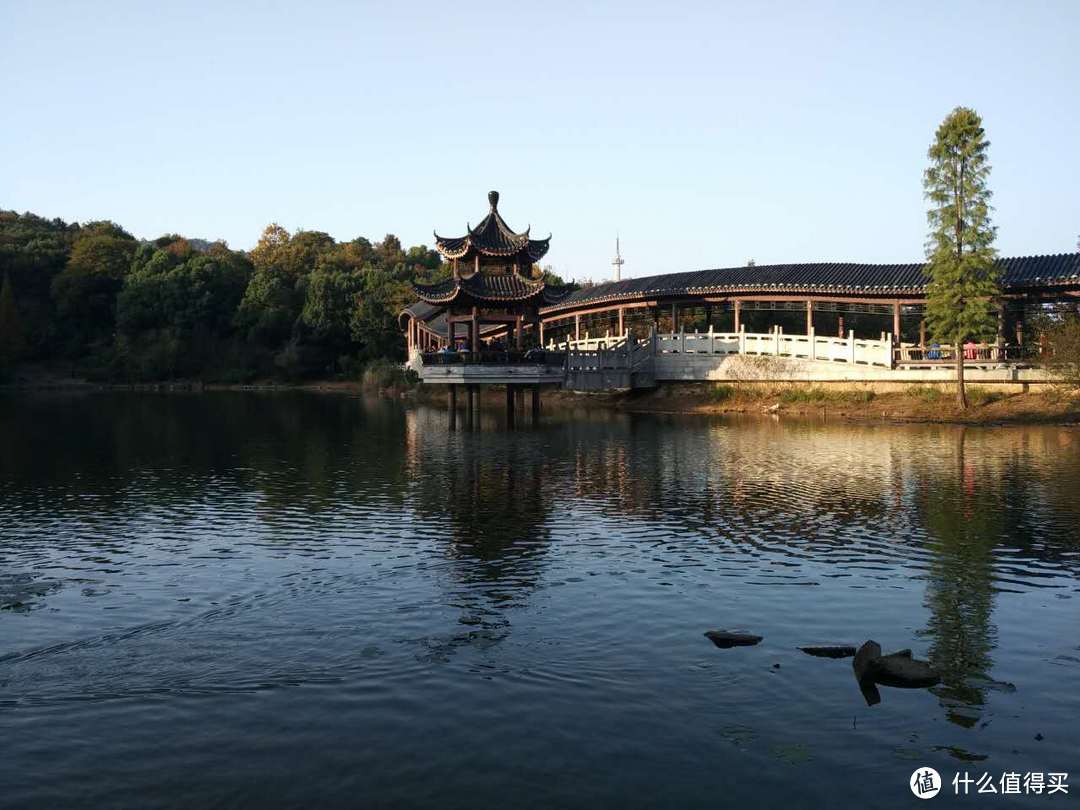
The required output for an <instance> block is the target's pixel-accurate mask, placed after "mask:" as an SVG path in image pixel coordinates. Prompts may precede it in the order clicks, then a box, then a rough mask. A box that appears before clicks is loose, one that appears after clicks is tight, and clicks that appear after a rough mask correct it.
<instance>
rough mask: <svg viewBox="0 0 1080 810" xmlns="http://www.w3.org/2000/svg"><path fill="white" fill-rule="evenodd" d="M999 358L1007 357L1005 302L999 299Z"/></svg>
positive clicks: (997, 342)
mask: <svg viewBox="0 0 1080 810" xmlns="http://www.w3.org/2000/svg"><path fill="white" fill-rule="evenodd" d="M996 344H997V359H998V360H1004V359H1005V302H1004V301H998V305H997V341H996Z"/></svg>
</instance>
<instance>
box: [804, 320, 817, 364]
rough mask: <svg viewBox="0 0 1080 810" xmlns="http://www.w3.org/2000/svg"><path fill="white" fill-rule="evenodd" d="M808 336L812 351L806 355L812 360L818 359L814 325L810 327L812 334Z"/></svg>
mask: <svg viewBox="0 0 1080 810" xmlns="http://www.w3.org/2000/svg"><path fill="white" fill-rule="evenodd" d="M807 337H809V338H810V351H809V352H808V353H807V355H806V356H807V357H809V358H810V359H811V360H817V334H816V333H815V332H814V327H812V326H811V327H810V334H809V335H807Z"/></svg>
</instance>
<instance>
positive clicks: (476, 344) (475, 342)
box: [469, 307, 480, 356]
mask: <svg viewBox="0 0 1080 810" xmlns="http://www.w3.org/2000/svg"><path fill="white" fill-rule="evenodd" d="M470 326H471V331H472V334H471V336H470V337H469V340H471V341H472V346H470V347H469V348H470V349H471V350H472V352H473V355H474V356H478V355H479V354H480V320H479V318H478V316H477V312H476V307H473V308H472V321H471V324H470Z"/></svg>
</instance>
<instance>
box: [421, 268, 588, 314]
mask: <svg viewBox="0 0 1080 810" xmlns="http://www.w3.org/2000/svg"><path fill="white" fill-rule="evenodd" d="M413 289H414V290H415V291H416V294H417V295H418V296H419V297H420V300H421V301H424V302H425V303H427V304H431V305H433V306H445V305H447V304H450V303H453V302H455V301H458V300H459V299H465V300H472V301H475V302H476V303H478V304H485V305H492V304H508V303H514V304H519V303H537V304H540V305H541V306H551V305H552V304H557V303H558V302H559V301H562V300H563V298H565V297H566V296H567V295H569V290H568V289H567V288H565V287H553V286H548V284H547V283H546V282H545V281H544V280H543V279H542V278H541V279H527V278H522V277H521V276H520V275H518V274H517V273H505V274H498V275H496V274H490V273H482V272H481V273H473V274H472V275H471V276H469V277H468V278H448V279H446V280H445V281H440V282H439V283H437V284H413Z"/></svg>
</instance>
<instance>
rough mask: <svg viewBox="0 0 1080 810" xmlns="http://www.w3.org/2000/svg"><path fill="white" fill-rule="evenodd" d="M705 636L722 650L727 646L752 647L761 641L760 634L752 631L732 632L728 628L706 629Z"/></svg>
mask: <svg viewBox="0 0 1080 810" xmlns="http://www.w3.org/2000/svg"><path fill="white" fill-rule="evenodd" d="M705 638H707V639H709V641H711V642H712V643H713V644H715V645H716V646H717V647H719V648H720V649H722V650H726V649H728V648H729V647H753V646H754V645H755V644H757V643H758V642H760V641H761V639H762V636H755V635H754V634H753V633H733V632H730V631H728V630H707V631H705Z"/></svg>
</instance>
